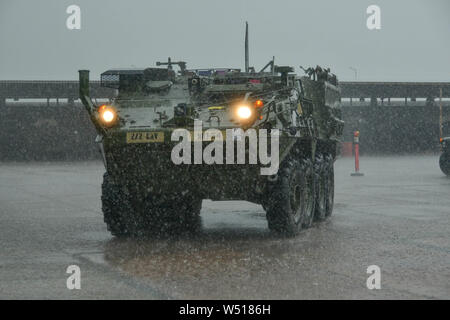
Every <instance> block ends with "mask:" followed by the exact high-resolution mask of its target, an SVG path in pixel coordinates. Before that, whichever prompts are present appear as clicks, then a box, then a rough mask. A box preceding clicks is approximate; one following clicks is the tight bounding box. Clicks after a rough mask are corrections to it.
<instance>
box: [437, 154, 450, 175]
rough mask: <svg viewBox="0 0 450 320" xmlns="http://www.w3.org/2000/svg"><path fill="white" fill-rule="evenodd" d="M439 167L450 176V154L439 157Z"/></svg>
mask: <svg viewBox="0 0 450 320" xmlns="http://www.w3.org/2000/svg"><path fill="white" fill-rule="evenodd" d="M439 167H440V168H441V171H442V172H443V173H444V174H445V175H447V176H450V152H444V153H442V154H441V156H440V157H439Z"/></svg>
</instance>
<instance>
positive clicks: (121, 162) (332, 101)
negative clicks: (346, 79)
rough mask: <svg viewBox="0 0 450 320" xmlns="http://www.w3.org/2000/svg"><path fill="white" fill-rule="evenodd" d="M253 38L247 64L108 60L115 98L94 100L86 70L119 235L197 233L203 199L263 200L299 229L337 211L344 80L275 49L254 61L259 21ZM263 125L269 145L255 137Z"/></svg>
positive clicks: (280, 220)
mask: <svg viewBox="0 0 450 320" xmlns="http://www.w3.org/2000/svg"><path fill="white" fill-rule="evenodd" d="M245 41H246V50H245V51H246V52H245V54H246V59H245V70H244V71H241V70H240V69H236V68H208V69H195V70H194V69H187V68H186V63H185V62H183V61H178V62H173V61H171V59H170V58H169V59H168V61H167V62H164V63H160V62H157V66H159V68H146V69H137V70H120V69H114V70H108V71H106V72H104V73H103V74H102V75H101V84H102V85H103V86H106V87H112V88H115V89H117V92H118V93H117V96H116V97H115V98H114V99H112V101H111V103H109V104H106V105H96V104H94V103H93V102H92V101H91V99H90V97H89V71H87V70H80V72H79V76H80V99H81V101H82V102H83V104H84V106H85V107H86V109H87V111H88V113H89V115H90V117H91V119H92V122H93V124H94V126H95V128H96V130H97V131H98V136H97V139H96V141H97V142H98V143H99V145H100V150H101V153H102V155H103V159H104V164H105V167H106V173H105V174H104V178H103V179H104V180H103V184H102V209H103V214H104V221H105V223H106V225H107V228H108V230H109V231H110V232H111V233H112V234H113V235H115V236H140V235H145V234H154V233H157V234H159V233H161V232H164V233H166V232H168V231H170V232H174V231H175V232H183V231H185V230H189V231H195V230H197V228H198V226H199V223H198V221H199V214H200V210H201V206H202V200H203V199H211V200H215V201H219V200H246V201H250V202H253V203H257V204H261V205H262V206H263V208H264V209H265V211H266V216H267V221H268V227H269V229H271V230H273V231H275V232H277V233H280V234H284V235H288V236H293V235H296V234H298V233H299V231H300V230H302V229H303V228H308V227H309V226H311V224H312V222H313V221H314V220H316V221H321V220H324V219H326V218H327V217H329V216H330V215H331V213H332V210H333V200H334V171H333V165H334V161H335V159H336V153H337V149H338V148H337V146H338V142H339V139H340V136H341V135H342V130H343V124H344V123H343V121H342V120H341V110H340V90H339V88H338V81H337V78H336V76H335V75H333V74H331V73H330V72H329V69H328V70H327V69H322V68H321V67H316V68H308V69H306V70H305V69H304V70H305V72H306V75H305V76H297V75H296V74H294V73H293V71H294V69H293V68H292V67H289V66H277V65H275V63H274V59H272V60H271V61H270V62H269V63H268V64H267V65H266V66H265V67H264V68H262V69H261V70H260V71H255V69H254V68H253V67H249V63H248V27H247V29H246V37H245ZM162 66H164V67H162ZM175 66H178V67H179V71H178V72H175V71H174V67H175ZM198 124H201V127H200V129H199V126H198ZM179 129H186V130H184V131H182V132H181V133H180V130H179ZM211 129H217V130H211ZM183 132H184V133H186V132H187V135H186V134H185V136H183V134H182V133H183ZM263 133H267V139H264V141H266V142H267V145H266V149H264V148H262V145H261V142H264V141H262V139H263V138H265V137H264V135H263ZM255 135H256V141H257V142H258V143H259V145H255V144H253V145H252V142H255V140H254V139H255ZM174 137H175V138H174ZM180 137H181V138H180ZM182 138H185V139H186V140H187V143H186V146H188V147H186V148H184V149H183V148H181V149H180V147H179V143H180V140H181V139H182ZM247 141H248V143H247ZM177 146H178V147H177ZM258 147H259V148H258ZM258 149H259V150H258ZM262 149H264V150H263V151H264V152H262V151H261V150H262ZM258 151H259V153H258ZM269 151H270V152H269ZM262 153H264V154H263V155H265V158H264V159H265V160H264V161H263V160H262V159H263V157H262ZM174 155H175V158H176V159H178V160H179V159H180V158H181V159H183V161H182V162H180V161H174ZM208 155H209V156H208ZM202 156H203V158H204V159H202ZM239 156H240V157H241V158H240V160H239ZM211 158H212V159H214V161H213V162H212V163H211ZM267 158H270V162H271V163H268V161H267ZM208 159H209V160H208ZM255 159H256V160H255ZM278 163H279V166H278ZM270 166H272V169H273V168H274V169H273V170H272V172H269V173H268V174H262V172H263V170H262V169H268V167H270ZM269 171H270V170H269Z"/></svg>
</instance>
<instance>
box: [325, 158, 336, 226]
mask: <svg viewBox="0 0 450 320" xmlns="http://www.w3.org/2000/svg"><path fill="white" fill-rule="evenodd" d="M326 179H327V183H326V186H327V204H326V213H325V215H326V217H329V216H331V214H332V213H333V206H334V160H333V157H332V156H328V157H327V172H326Z"/></svg>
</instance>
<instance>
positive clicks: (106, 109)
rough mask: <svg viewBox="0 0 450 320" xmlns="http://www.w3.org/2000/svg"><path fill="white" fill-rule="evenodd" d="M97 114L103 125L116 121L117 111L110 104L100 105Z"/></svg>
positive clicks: (109, 124)
mask: <svg viewBox="0 0 450 320" xmlns="http://www.w3.org/2000/svg"><path fill="white" fill-rule="evenodd" d="M98 115H99V120H100V122H101V123H102V124H103V125H105V126H113V125H114V124H115V123H116V122H117V111H116V110H115V109H114V108H113V107H111V106H107V105H102V106H100V108H98Z"/></svg>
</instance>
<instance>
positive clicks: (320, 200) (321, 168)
mask: <svg viewBox="0 0 450 320" xmlns="http://www.w3.org/2000/svg"><path fill="white" fill-rule="evenodd" d="M326 172H327V170H326V163H325V159H324V158H323V156H322V155H319V156H317V157H316V161H315V163H314V175H315V178H316V187H315V194H316V207H315V213H314V220H315V221H323V220H325V219H326V211H327V198H328V197H327V176H326Z"/></svg>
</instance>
